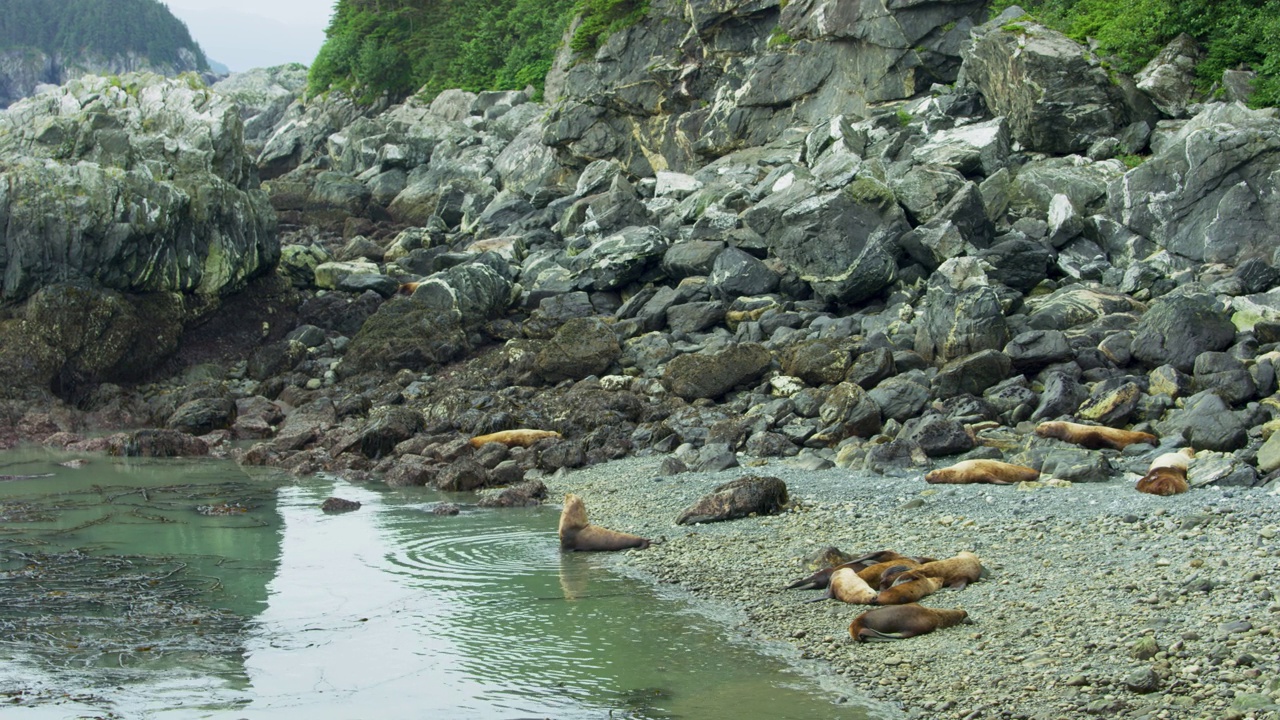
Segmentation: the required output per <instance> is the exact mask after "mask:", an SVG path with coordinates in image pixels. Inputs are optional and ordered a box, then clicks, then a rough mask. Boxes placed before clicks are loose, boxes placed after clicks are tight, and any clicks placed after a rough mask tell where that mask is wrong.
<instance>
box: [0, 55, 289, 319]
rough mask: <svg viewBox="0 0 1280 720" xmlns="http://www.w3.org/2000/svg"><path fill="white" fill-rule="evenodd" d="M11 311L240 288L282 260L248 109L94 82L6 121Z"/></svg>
mask: <svg viewBox="0 0 1280 720" xmlns="http://www.w3.org/2000/svg"><path fill="white" fill-rule="evenodd" d="M0 167H3V168H4V170H3V173H0V186H3V187H4V188H5V191H4V192H3V193H0V248H3V251H2V252H0V257H4V258H5V260H4V262H3V265H0V268H2V269H3V273H2V274H0V297H2V298H3V299H4V300H6V301H14V300H21V299H23V298H26V297H28V296H30V295H31V294H32V293H34V292H35V291H36V290H37V289H39V288H41V287H43V286H45V285H49V284H52V283H55V282H65V281H68V280H76V281H82V282H87V283H89V284H92V285H97V286H100V287H106V288H110V289H112V290H119V291H121V292H135V293H143V292H184V293H189V292H198V293H200V294H202V295H206V296H211V297H217V296H220V295H224V294H227V293H229V292H231V291H234V290H236V289H239V288H240V287H242V286H243V285H244V284H245V283H246V282H247V281H248V280H249V278H251V277H253V276H254V275H257V274H259V273H262V272H264V271H266V270H267V269H269V268H270V267H272V266H273V265H274V263H275V261H276V259H277V258H278V257H279V253H280V249H279V243H278V240H277V238H276V221H275V213H274V212H273V211H272V209H271V207H270V204H269V203H268V201H267V196H266V194H265V193H263V192H262V191H261V190H260V189H258V187H257V180H256V178H255V176H254V172H253V167H252V165H251V164H250V163H249V161H248V157H247V156H246V154H245V152H244V145H243V125H242V122H241V119H240V113H239V110H238V109H237V107H236V105H235V104H234V103H232V102H231V101H230V100H227V99H225V98H222V97H220V96H218V95H216V94H213V93H210V92H209V91H208V90H207V89H205V88H203V87H192V86H191V85H189V84H188V83H187V82H185V81H182V80H166V79H163V78H160V77H159V76H154V75H147V74H137V75H126V76H124V77H122V78H100V77H91V76H87V77H84V78H82V79H80V80H77V81H73V82H71V83H68V84H67V85H65V86H63V87H62V88H60V89H59V90H57V91H51V92H48V93H43V94H41V95H38V96H36V97H33V98H29V99H27V100H24V101H22V102H19V103H17V104H16V105H14V106H13V107H11V108H9V109H8V110H7V111H5V112H4V113H0Z"/></svg>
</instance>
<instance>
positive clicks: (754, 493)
mask: <svg viewBox="0 0 1280 720" xmlns="http://www.w3.org/2000/svg"><path fill="white" fill-rule="evenodd" d="M786 504H787V485H786V483H784V482H782V481H781V480H779V479H778V478H775V477H764V476H759V475H747V476H745V477H740V478H738V479H737V480H732V481H730V482H727V483H725V484H723V485H720V486H717V487H716V488H715V489H714V490H712V491H711V492H710V493H709V494H707V495H705V496H703V498H702V499H701V500H699V501H698V502H696V503H694V504H693V505H692V506H690V507H689V508H687V509H685V511H684V512H682V513H681V514H680V517H679V518H677V519H676V524H678V525H692V524H694V523H704V522H720V521H723V520H735V519H737V518H743V517H748V516H750V515H772V514H775V513H778V512H781V511H782V510H783V509H784V508H785V506H786Z"/></svg>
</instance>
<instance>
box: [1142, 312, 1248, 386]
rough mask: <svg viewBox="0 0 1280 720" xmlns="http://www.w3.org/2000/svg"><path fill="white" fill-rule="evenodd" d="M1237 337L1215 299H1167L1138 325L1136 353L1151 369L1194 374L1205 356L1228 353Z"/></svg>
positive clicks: (1234, 329) (1233, 327) (1148, 313)
mask: <svg viewBox="0 0 1280 720" xmlns="http://www.w3.org/2000/svg"><path fill="white" fill-rule="evenodd" d="M1235 336H1236V328H1235V325H1233V324H1232V323H1231V318H1230V317H1229V316H1228V315H1227V313H1226V312H1225V311H1224V310H1223V309H1222V308H1220V307H1219V306H1218V303H1217V301H1216V300H1215V299H1214V298H1213V296H1211V295H1206V294H1202V293H1191V294H1177V295H1166V296H1165V297H1162V298H1160V299H1159V300H1157V301H1156V302H1155V303H1153V304H1152V305H1151V309H1150V310H1148V311H1147V312H1146V314H1144V315H1143V316H1142V319H1141V320H1140V321H1138V326H1137V329H1136V332H1135V333H1134V336H1133V345H1132V352H1133V356H1134V357H1135V358H1137V359H1138V360H1141V361H1142V362H1144V363H1146V364H1147V365H1148V366H1150V367H1157V366H1160V365H1172V366H1174V367H1175V368H1177V369H1178V370H1181V371H1182V372H1191V371H1192V370H1193V369H1194V367H1195V362H1196V358H1197V357H1199V355H1200V354H1201V353H1204V352H1217V351H1219V350H1225V349H1226V348H1227V346H1229V345H1230V344H1231V342H1232V341H1233V340H1234V339H1235Z"/></svg>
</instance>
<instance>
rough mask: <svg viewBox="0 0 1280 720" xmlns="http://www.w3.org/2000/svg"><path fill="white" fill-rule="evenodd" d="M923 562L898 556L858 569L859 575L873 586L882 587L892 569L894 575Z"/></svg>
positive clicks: (918, 565) (916, 566)
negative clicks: (885, 577)
mask: <svg viewBox="0 0 1280 720" xmlns="http://www.w3.org/2000/svg"><path fill="white" fill-rule="evenodd" d="M920 565H921V563H919V562H916V561H915V560H913V559H912V558H898V559H897V560H885V561H884V562H879V563H876V564H875V565H870V566H868V567H865V568H863V569H861V570H859V571H858V577H860V578H862V579H863V580H866V581H867V584H868V585H870V586H872V587H882V583H883V582H884V576H885V575H886V574H888V573H890V572H892V571H895V570H896V571H897V572H894V573H893V574H894V576H897V575H898V574H899V573H902V572H906V571H907V570H911V569H913V568H918V567H920Z"/></svg>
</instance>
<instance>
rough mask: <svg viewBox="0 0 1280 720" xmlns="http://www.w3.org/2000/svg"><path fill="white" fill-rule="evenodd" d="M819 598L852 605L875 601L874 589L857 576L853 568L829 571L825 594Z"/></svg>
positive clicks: (868, 603)
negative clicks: (829, 579) (829, 580)
mask: <svg viewBox="0 0 1280 720" xmlns="http://www.w3.org/2000/svg"><path fill="white" fill-rule="evenodd" d="M818 599H819V600H839V601H840V602H845V603H850V604H852V605H871V604H873V603H874V602H875V599H876V591H875V589H874V588H872V587H871V586H870V585H868V584H867V581H866V580H863V579H862V578H860V577H858V571H856V570H854V569H853V568H840V569H839V570H836V571H835V572H833V573H831V583H830V584H829V585H828V586H827V594H826V596H824V597H821V598H818Z"/></svg>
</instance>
